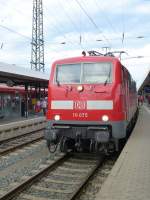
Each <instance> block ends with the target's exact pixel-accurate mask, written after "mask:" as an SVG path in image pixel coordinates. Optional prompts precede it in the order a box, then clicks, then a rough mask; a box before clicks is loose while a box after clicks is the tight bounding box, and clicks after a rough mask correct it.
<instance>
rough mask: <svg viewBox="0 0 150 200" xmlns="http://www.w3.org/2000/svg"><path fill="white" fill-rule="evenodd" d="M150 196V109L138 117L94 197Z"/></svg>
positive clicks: (125, 199) (136, 199) (126, 199)
mask: <svg viewBox="0 0 150 200" xmlns="http://www.w3.org/2000/svg"><path fill="white" fill-rule="evenodd" d="M142 199H143V200H150V109H149V108H148V107H146V106H145V105H143V106H142V107H141V108H140V112H139V117H138V121H137V123H136V126H135V128H134V130H133V132H132V135H131V136H130V138H129V140H128V142H127V144H126V145H125V147H124V149H123V151H122V153H121V154H120V156H119V158H118V160H117V161H116V163H115V165H114V167H113V169H112V171H111V173H110V175H109V176H108V178H107V180H106V182H105V183H104V185H103V186H102V188H101V190H100V192H99V193H98V194H97V197H96V200H142Z"/></svg>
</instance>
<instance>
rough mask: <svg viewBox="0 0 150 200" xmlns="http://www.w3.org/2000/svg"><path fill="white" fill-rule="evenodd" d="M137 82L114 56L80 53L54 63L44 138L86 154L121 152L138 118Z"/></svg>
mask: <svg viewBox="0 0 150 200" xmlns="http://www.w3.org/2000/svg"><path fill="white" fill-rule="evenodd" d="M136 111H137V92H136V84H135V82H134V81H133V80H132V78H131V75H130V74H129V72H128V70H127V69H126V68H125V67H124V66H123V65H122V64H121V63H120V61H119V60H118V59H117V58H116V57H112V56H82V57H75V58H67V59H63V60H58V61H56V62H54V63H53V65H52V70H51V76H50V81H49V88H48V112H47V126H46V131H45V138H46V140H47V144H48V147H49V148H50V149H51V144H55V145H56V146H57V145H58V144H59V143H60V149H61V151H63V152H65V151H67V150H68V149H72V150H74V151H79V152H81V151H88V152H102V151H104V152H110V151H111V152H112V151H118V149H119V142H120V140H121V139H124V138H126V136H127V129H128V127H129V126H131V124H132V122H133V121H135V117H136V113H137V112H136Z"/></svg>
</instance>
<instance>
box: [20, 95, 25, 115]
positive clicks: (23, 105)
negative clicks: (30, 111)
mask: <svg viewBox="0 0 150 200" xmlns="http://www.w3.org/2000/svg"><path fill="white" fill-rule="evenodd" d="M21 116H22V117H24V116H25V100H24V99H22V100H21Z"/></svg>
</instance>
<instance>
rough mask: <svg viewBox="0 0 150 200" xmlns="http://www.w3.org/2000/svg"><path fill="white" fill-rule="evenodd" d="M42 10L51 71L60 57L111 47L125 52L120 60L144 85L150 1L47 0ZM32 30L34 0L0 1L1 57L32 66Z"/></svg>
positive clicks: (149, 42)
mask: <svg viewBox="0 0 150 200" xmlns="http://www.w3.org/2000/svg"><path fill="white" fill-rule="evenodd" d="M43 9H44V40H45V67H46V72H47V73H49V71H50V66H51V63H52V62H53V61H54V60H56V59H59V58H64V57H68V56H71V57H72V56H79V55H81V52H82V51H83V50H98V51H100V52H102V53H105V51H104V49H103V48H102V47H106V46H107V47H110V50H111V51H117V50H123V51H125V52H127V54H124V55H122V63H123V64H124V65H125V66H126V67H127V68H128V70H129V71H130V72H131V74H132V76H133V78H134V79H135V80H136V81H137V85H138V86H139V85H140V84H141V82H142V81H143V79H144V78H145V76H146V74H147V73H148V71H149V70H150V0H120V1H114V0H107V1H103V0H43ZM31 35H32V0H25V1H22V0H7V1H6V0H0V62H6V63H9V64H16V65H20V66H22V67H29V68H30V60H31ZM62 43H63V44H62ZM64 43H65V44H64ZM139 56H140V57H141V56H142V58H136V57H139ZM134 57H135V58H134Z"/></svg>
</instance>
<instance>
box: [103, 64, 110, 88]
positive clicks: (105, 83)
mask: <svg viewBox="0 0 150 200" xmlns="http://www.w3.org/2000/svg"><path fill="white" fill-rule="evenodd" d="M110 73H111V66H110V68H109V73H108V76H107V78H106V81H105V82H104V85H107V83H108V81H109V79H110Z"/></svg>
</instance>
